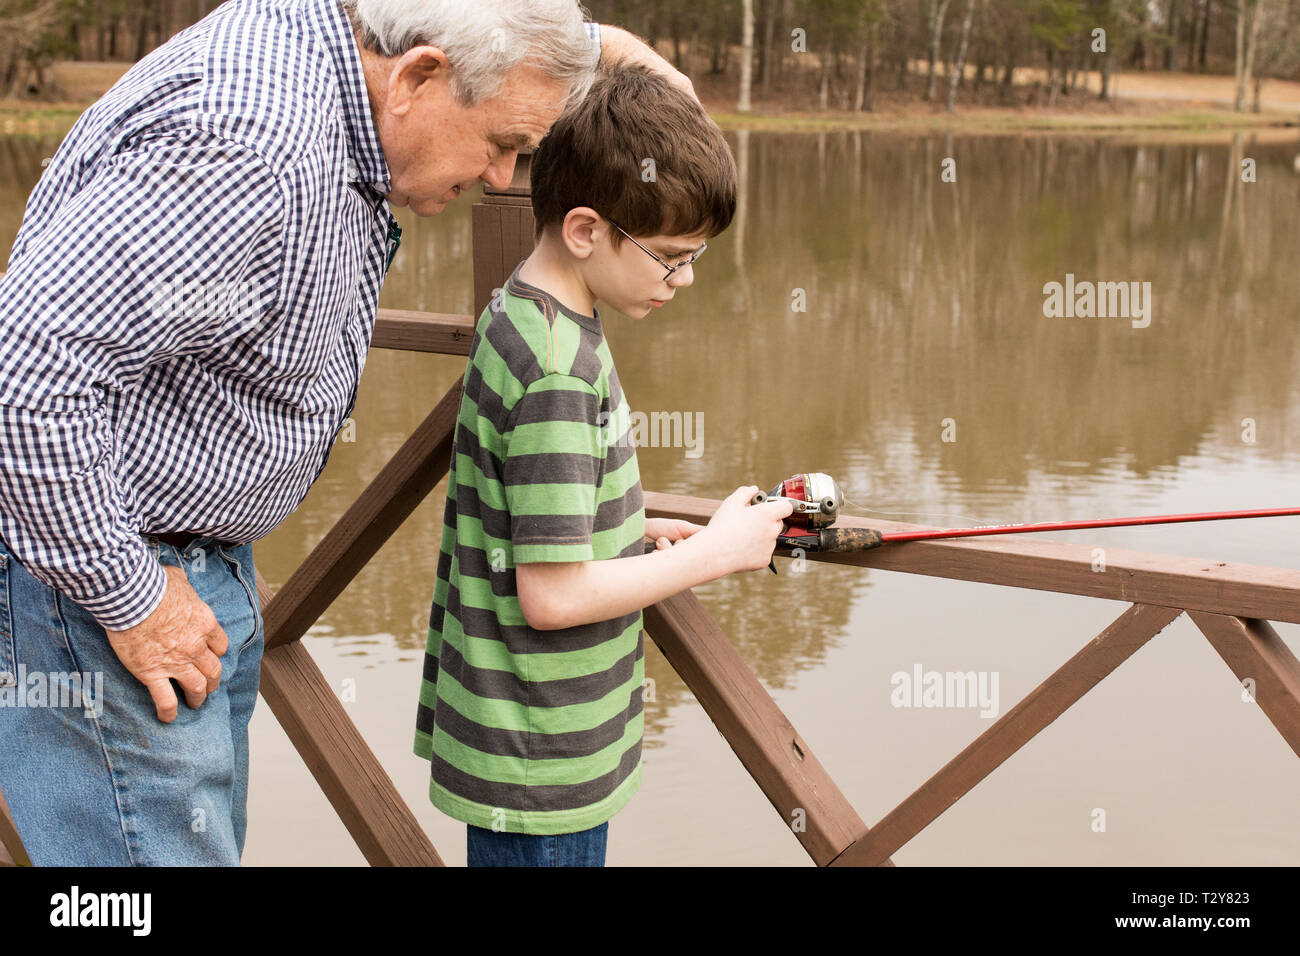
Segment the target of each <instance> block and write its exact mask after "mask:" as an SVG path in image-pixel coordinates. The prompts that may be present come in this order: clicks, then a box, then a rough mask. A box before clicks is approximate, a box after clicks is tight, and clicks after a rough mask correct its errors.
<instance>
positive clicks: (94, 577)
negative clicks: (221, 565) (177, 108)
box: [0, 130, 284, 630]
mask: <svg viewBox="0 0 1300 956" xmlns="http://www.w3.org/2000/svg"><path fill="white" fill-rule="evenodd" d="M283 216H284V200H283V197H282V196H281V193H280V189H279V185H278V181H277V179H276V178H275V177H274V175H273V174H272V172H271V171H270V169H269V168H268V167H267V165H266V164H265V162H263V161H262V160H261V159H260V158H259V157H258V156H256V155H255V154H254V153H252V152H251V151H250V150H248V149H247V148H246V147H243V146H241V145H239V144H236V143H231V142H227V141H225V140H223V139H221V138H219V137H217V136H215V135H212V134H209V133H205V132H203V131H201V130H186V131H182V132H178V133H176V134H172V135H171V136H169V137H168V138H166V139H163V140H159V141H155V142H149V141H145V142H143V143H141V144H140V145H139V146H138V147H137V148H136V149H135V150H134V151H131V152H124V153H120V154H117V155H115V156H113V157H112V158H111V159H109V160H106V161H105V162H104V164H103V165H102V166H101V167H100V168H99V169H97V170H95V171H94V172H93V173H91V174H89V176H88V179H87V181H86V182H84V183H83V184H82V185H81V187H80V188H79V189H78V191H77V192H76V194H75V195H72V196H70V197H69V198H67V199H66V200H64V201H63V203H62V205H61V206H60V208H59V210H58V213H57V215H56V216H54V217H53V219H52V220H51V221H49V223H48V224H47V225H44V226H43V227H42V228H41V229H40V230H39V231H36V232H34V233H31V232H20V234H19V238H18V242H17V243H16V244H15V247H14V255H13V258H12V259H11V260H10V263H9V270H8V272H7V273H6V274H5V276H4V278H3V279H0V342H3V343H4V348H3V349H2V350H0V536H3V537H4V539H5V541H6V543H7V544H8V546H9V548H10V550H11V551H12V552H13V553H14V554H15V556H16V557H17V558H18V559H19V560H20V561H21V562H22V563H23V565H24V567H26V568H27V569H28V570H29V571H30V572H31V573H32V575H33V576H35V577H36V578H38V579H39V580H41V581H43V582H44V583H46V584H47V585H49V586H50V587H53V588H56V589H58V590H60V591H62V592H63V593H64V594H66V595H67V596H68V597H70V598H71V599H72V600H74V601H76V602H77V603H78V604H81V605H82V606H83V607H85V608H86V609H87V610H88V611H89V612H90V613H91V614H93V615H94V617H95V619H96V620H97V621H98V622H99V623H100V624H101V625H102V626H103V627H105V628H106V629H109V630H122V629H124V628H127V627H131V626H134V625H135V624H138V623H139V622H140V621H142V620H143V619H144V618H145V617H147V616H148V615H149V614H150V613H152V611H153V610H154V609H155V608H156V607H157V605H158V603H159V602H160V601H161V599H162V595H163V593H164V591H165V587H166V576H165V574H164V572H163V571H162V569H161V567H160V566H159V565H158V563H157V561H156V560H153V559H152V557H151V555H150V552H149V549H148V548H147V547H146V545H145V543H144V541H143V540H142V539H141V538H140V527H139V519H138V518H137V517H136V516H135V515H134V514H133V513H132V509H131V507H130V501H131V499H130V495H129V494H128V493H127V492H129V489H123V488H121V487H119V482H118V477H117V475H116V474H115V472H114V468H113V464H114V454H113V452H114V435H113V429H112V423H111V422H110V421H109V415H108V411H107V407H106V400H105V393H106V391H107V390H110V389H112V390H117V391H127V390H130V389H131V388H133V387H135V386H136V385H137V384H138V383H139V381H140V379H141V378H142V377H143V376H144V375H145V373H146V372H147V371H148V370H149V368H150V367H151V366H153V365H156V364H159V363H161V362H165V361H167V360H170V359H172V358H175V357H179V356H182V355H189V354H198V353H201V352H203V351H205V350H207V349H211V348H213V347H215V346H217V345H219V344H222V343H225V342H228V341H231V340H233V339H234V338H235V337H237V336H239V335H241V334H242V333H244V332H245V331H247V330H248V329H250V328H252V327H254V326H255V325H256V324H257V323H259V322H260V321H262V320H263V319H264V318H265V315H266V313H267V312H268V311H269V310H270V309H271V308H272V307H273V306H274V305H275V303H276V301H277V299H278V296H279V283H280V276H281V269H282V266H281V262H282V255H281V253H282V245H283V229H284V224H283ZM178 530H179V529H178Z"/></svg>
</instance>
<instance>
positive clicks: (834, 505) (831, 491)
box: [749, 471, 844, 529]
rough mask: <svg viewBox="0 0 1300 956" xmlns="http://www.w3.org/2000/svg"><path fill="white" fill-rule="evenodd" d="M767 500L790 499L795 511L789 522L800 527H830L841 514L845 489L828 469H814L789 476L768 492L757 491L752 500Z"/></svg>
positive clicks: (751, 502) (752, 501) (751, 501)
mask: <svg viewBox="0 0 1300 956" xmlns="http://www.w3.org/2000/svg"><path fill="white" fill-rule="evenodd" d="M764 501H788V502H790V503H791V504H792V505H794V511H792V512H791V513H790V517H789V518H787V519H786V523H787V524H789V525H793V526H795V527H799V528H810V529H821V528H829V527H830V526H831V525H833V524H834V523H835V519H836V518H838V517H839V516H840V506H841V505H843V504H844V492H843V491H842V490H841V489H840V486H839V485H838V484H836V483H835V479H834V478H832V477H831V476H830V475H828V474H826V473H825V472H821V471H814V472H809V473H807V474H802V475H795V476H794V477H793V478H787V479H786V480H785V481H783V482H781V483H780V484H779V485H777V486H776V487H775V488H773V489H772V490H771V491H769V492H767V493H766V494H765V493H763V492H761V491H760V492H758V494H756V495H754V497H753V498H751V499H749V503H750V504H751V505H760V504H762V503H763V502H764Z"/></svg>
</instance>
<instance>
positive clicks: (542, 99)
mask: <svg viewBox="0 0 1300 956" xmlns="http://www.w3.org/2000/svg"><path fill="white" fill-rule="evenodd" d="M421 50H423V51H432V52H431V53H427V54H425V55H424V56H423V58H415V59H414V60H413V61H410V62H408V59H409V58H411V55H412V54H413V53H418V52H419V51H421ZM412 54H406V55H405V56H403V57H402V58H400V59H399V60H398V61H397V64H396V66H395V67H394V72H393V76H394V77H395V79H393V80H392V82H391V83H390V86H389V96H388V101H387V103H386V104H385V105H386V107H387V108H384V109H381V110H380V111H379V114H378V117H377V120H376V126H377V128H378V132H379V141H380V144H381V145H382V147H383V150H384V157H385V159H386V160H387V161H388V169H389V173H390V175H391V176H392V188H391V190H390V191H389V194H388V199H389V202H390V203H391V204H392V205H393V206H409V207H410V209H411V211H412V212H413V213H415V214H416V215H418V216H436V215H437V214H438V213H440V212H442V211H443V209H445V208H446V206H447V203H449V202H451V201H452V200H453V199H455V198H456V197H457V196H458V195H459V194H460V193H461V191H464V190H469V189H472V188H473V187H474V186H476V185H477V184H478V183H479V182H480V181H482V182H486V183H488V184H489V185H491V186H493V187H495V188H498V189H504V188H505V187H506V186H508V185H509V184H510V180H511V177H512V176H513V175H514V169H515V160H516V158H517V157H518V154H519V150H520V149H522V148H526V147H536V145H537V143H538V142H539V141H540V140H541V138H542V137H543V136H544V135H545V134H546V131H547V130H548V129H549V128H550V126H551V124H552V123H553V122H555V119H556V117H558V116H559V115H560V112H561V110H562V108H563V100H564V98H565V96H566V95H567V94H568V88H567V86H566V85H565V84H564V83H562V82H560V81H557V80H552V79H549V78H548V77H545V76H543V75H542V74H541V73H540V72H538V71H537V70H536V69H534V68H532V67H527V66H521V67H518V68H516V69H515V70H514V71H513V72H512V73H511V74H510V75H509V76H508V77H507V79H506V82H505V83H504V84H503V85H502V88H501V89H500V90H499V91H498V93H497V95H496V96H495V97H493V98H491V99H487V100H481V101H479V102H478V103H476V104H475V105H474V106H470V107H465V106H461V105H460V104H459V103H458V102H457V101H456V98H455V97H454V96H453V95H452V92H451V86H450V76H451V73H450V68H449V67H448V66H447V65H446V59H445V57H442V54H441V51H439V50H437V49H436V48H435V47H421V48H417V50H415V51H412Z"/></svg>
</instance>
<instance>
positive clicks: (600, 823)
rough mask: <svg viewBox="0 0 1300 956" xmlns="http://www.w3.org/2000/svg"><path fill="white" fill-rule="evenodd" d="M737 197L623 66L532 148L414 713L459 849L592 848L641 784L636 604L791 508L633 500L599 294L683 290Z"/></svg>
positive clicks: (717, 572) (484, 325)
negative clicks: (700, 512) (692, 517)
mask: <svg viewBox="0 0 1300 956" xmlns="http://www.w3.org/2000/svg"><path fill="white" fill-rule="evenodd" d="M735 192H736V170H735V164H734V162H733V160H732V157H731V153H730V151H729V150H728V148H727V144H726V141H725V140H724V139H723V136H722V132H721V131H720V130H719V129H718V127H717V125H716V124H714V122H713V121H712V120H711V119H710V118H709V117H708V115H707V114H706V113H705V112H704V110H703V109H702V108H701V107H700V105H699V104H698V103H696V102H695V101H694V100H693V99H691V98H690V96H689V95H687V94H686V93H683V92H682V91H680V90H678V89H676V88H675V87H673V86H672V85H671V84H670V83H668V82H667V81H666V80H664V79H663V78H661V77H659V76H657V75H655V74H653V73H650V72H649V71H647V70H645V69H642V68H639V67H619V68H616V69H614V70H612V71H610V72H607V73H604V74H602V76H601V77H600V78H599V79H598V80H597V82H596V84H595V85H594V87H593V88H592V90H591V92H590V93H589V94H588V95H587V97H586V98H585V99H584V100H583V102H582V103H581V104H580V105H579V106H577V107H574V108H573V109H572V110H571V111H570V112H567V113H566V114H565V115H563V116H561V117H560V119H559V120H557V121H556V123H555V125H554V126H553V127H552V128H551V130H550V132H549V133H548V134H547V136H546V138H545V139H544V140H543V141H542V143H541V145H540V146H539V148H538V150H537V153H536V154H535V155H534V157H533V161H532V193H533V211H534V215H535V217H536V228H537V233H536V238H537V244H536V248H535V249H534V251H533V253H532V254H531V255H530V256H529V257H528V258H527V259H526V260H524V261H523V262H522V263H521V264H520V265H519V266H518V267H517V268H516V269H515V272H514V274H513V275H512V276H511V277H510V279H509V281H508V282H507V283H506V285H505V288H504V289H502V290H500V291H499V293H498V295H497V296H496V297H494V300H493V302H492V304H491V305H489V307H488V308H487V309H485V310H484V312H483V315H482V316H481V317H480V318H479V321H478V326H477V328H476V330H475V334H474V341H473V344H472V346H471V351H470V359H469V367H468V368H467V370H466V372H465V378H464V397H463V399H462V401H461V407H460V416H459V420H458V422H457V426H456V435H455V444H454V449H453V455H452V464H451V471H450V476H449V479H448V486H447V487H448V492H447V506H446V515H445V527H444V530H443V537H442V553H441V556H440V558H439V561H438V577H437V583H436V585H435V589H434V599H433V610H432V613H431V615H430V619H429V639H428V650H427V653H426V655H425V665H424V680H423V683H422V685H421V688H420V705H419V714H418V717H417V722H416V723H417V730H416V738H415V752H416V753H417V754H419V755H420V756H422V757H426V758H429V759H430V760H431V774H432V779H431V781H430V786H429V797H430V800H432V802H433V804H434V805H435V806H436V807H438V808H439V809H440V810H442V811H443V812H445V813H447V814H449V815H451V816H453V817H455V818H456V819H458V820H462V821H464V822H465V823H466V824H468V825H469V828H468V850H469V865H471V866H477V865H489V866H504V865H524V866H536V865H549V866H556V865H560V866H564V865H578V866H602V865H604V861H605V834H606V828H607V821H608V820H609V818H610V817H612V816H613V815H614V814H615V813H617V812H618V811H619V810H620V809H622V808H623V806H624V805H625V804H626V803H627V802H628V800H630V799H631V797H632V794H633V793H634V792H635V791H636V789H637V787H638V785H639V784H640V781H641V735H642V684H643V681H644V660H643V644H642V631H641V609H642V608H643V607H645V606H647V605H649V604H653V603H655V602H656V601H659V600H661V599H663V598H665V597H668V596H670V595H672V594H676V593H678V592H680V591H683V590H685V589H686V588H690V587H693V586H694V585H697V584H701V583H703V582H705V581H711V580H713V579H715V578H718V577H722V576H723V575H725V574H729V573H731V572H732V571H740V570H758V569H762V568H764V567H766V565H767V563H768V560H769V559H770V557H771V554H772V550H773V548H774V546H775V543H776V535H777V533H778V532H779V531H780V530H781V526H782V519H783V518H785V517H787V516H788V515H789V513H790V506H789V504H786V503H780V502H769V503H765V504H762V505H758V506H755V507H749V506H748V501H749V499H750V497H751V496H752V495H753V494H754V492H756V491H758V490H759V489H758V488H757V487H755V486H750V487H744V488H740V489H738V490H737V491H735V492H734V493H733V494H732V495H731V496H730V497H729V498H727V500H726V501H724V502H723V504H722V505H721V506H720V507H719V508H718V510H717V512H716V513H715V514H714V516H713V518H712V519H711V520H710V521H709V524H708V526H707V527H701V526H699V525H695V524H691V523H690V522H686V521H669V520H663V519H646V517H645V512H644V510H643V507H642V497H641V481H640V475H639V472H638V469H637V460H636V452H635V450H634V448H633V447H632V443H631V441H630V436H629V434H628V424H629V411H628V409H629V406H628V403H627V400H626V398H625V397H624V394H623V390H622V388H621V387H620V384H619V380H618V375H617V373H616V372H615V370H614V363H613V360H612V358H611V356H610V353H609V347H608V345H607V344H606V342H605V338H604V335H603V334H602V331H601V320H600V317H599V315H598V313H597V311H596V301H597V300H600V301H601V302H603V303H605V304H607V305H609V306H610V307H612V308H614V309H616V310H618V311H619V312H622V313H624V314H625V315H628V316H631V317H632V318H637V319H639V318H642V317H644V316H645V315H647V314H648V313H649V312H650V310H651V309H652V308H657V307H659V306H662V305H663V304H664V303H666V302H667V301H668V300H670V299H672V298H673V297H674V296H675V295H676V294H677V292H678V291H679V290H681V289H684V288H686V287H687V286H688V285H690V284H691V282H692V280H693V278H694V276H693V272H692V266H691V263H693V262H694V261H695V259H696V258H697V257H698V256H699V254H700V253H701V252H702V251H703V250H704V244H705V242H706V241H707V240H708V239H710V238H712V237H714V236H716V235H718V233H720V232H722V231H723V230H724V229H726V228H727V226H728V225H730V223H731V218H732V215H733V213H734V210H735V203H736V196H735ZM647 541H650V542H654V544H655V545H656V546H657V550H651V552H650V553H646V546H647Z"/></svg>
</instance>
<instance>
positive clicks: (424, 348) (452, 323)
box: [370, 309, 474, 355]
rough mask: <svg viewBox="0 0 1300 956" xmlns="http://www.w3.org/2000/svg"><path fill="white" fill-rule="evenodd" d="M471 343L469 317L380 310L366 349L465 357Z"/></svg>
mask: <svg viewBox="0 0 1300 956" xmlns="http://www.w3.org/2000/svg"><path fill="white" fill-rule="evenodd" d="M473 341H474V317H473V316H469V315H444V314H441V313H437V312H406V311H403V310H400V309H380V310H379V316H378V318H377V319H376V320H375V332H374V335H373V336H372V337H371V339H370V347H371V348H372V349H401V350H404V351H407V352H436V353H438V354H440V355H469V347H470V344H471V343H472V342H473Z"/></svg>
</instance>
